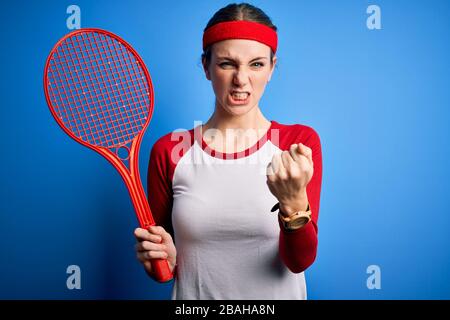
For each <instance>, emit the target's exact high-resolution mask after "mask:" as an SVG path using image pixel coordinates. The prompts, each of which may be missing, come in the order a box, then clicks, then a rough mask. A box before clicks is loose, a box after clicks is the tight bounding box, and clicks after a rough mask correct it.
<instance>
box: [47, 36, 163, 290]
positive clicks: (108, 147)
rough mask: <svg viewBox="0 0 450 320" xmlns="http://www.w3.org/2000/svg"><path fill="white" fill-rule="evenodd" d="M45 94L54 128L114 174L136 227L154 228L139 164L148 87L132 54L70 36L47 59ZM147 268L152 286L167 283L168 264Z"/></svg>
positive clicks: (111, 41)
mask: <svg viewBox="0 0 450 320" xmlns="http://www.w3.org/2000/svg"><path fill="white" fill-rule="evenodd" d="M44 90H45V97H46V99H47V104H48V106H49V108H50V111H51V113H52V115H53V117H54V118H55V120H56V122H57V123H58V124H59V126H60V127H61V128H62V129H63V130H64V131H65V132H66V133H67V134H68V135H69V136H70V137H71V138H72V139H74V140H75V141H77V142H79V143H81V144H82V145H84V146H86V147H88V148H91V149H92V150H94V151H96V152H98V153H99V154H101V155H102V156H103V157H105V158H106V159H107V160H108V161H109V162H110V163H111V164H112V165H113V166H114V167H115V168H116V169H117V171H119V173H120V175H121V176H122V178H123V180H124V182H125V184H126V186H127V188H128V191H129V193H130V196H131V200H132V203H133V206H134V209H135V211H136V215H137V218H138V220H139V224H140V226H141V227H142V228H145V229H147V228H148V227H149V226H152V225H155V221H154V220H153V217H152V213H151V210H150V207H149V205H148V202H147V198H146V195H145V192H144V188H143V187H142V183H141V179H140V174H139V161H138V159H139V148H140V145H141V141H142V137H143V135H144V132H145V129H146V128H147V126H148V124H149V122H150V119H151V117H152V113H153V104H154V95H153V85H152V81H151V78H150V74H149V72H148V70H147V68H146V67H145V64H144V62H143V60H142V59H141V58H140V57H139V55H138V54H137V52H136V51H135V50H134V49H133V48H132V47H131V46H130V45H129V44H128V43H126V42H125V41H124V40H122V39H121V38H119V37H118V36H117V35H115V34H113V33H111V32H108V31H105V30H100V29H79V30H76V31H73V32H71V33H69V34H67V35H66V36H64V37H63V38H62V39H61V40H59V41H58V42H57V43H56V45H55V46H54V47H53V49H52V51H51V52H50V54H49V56H48V58H47V62H46V64H45V70H44ZM152 268H153V270H154V271H155V277H156V280H157V281H159V282H165V281H168V280H170V279H171V278H172V274H171V272H170V269H169V265H168V263H167V260H165V259H154V260H152Z"/></svg>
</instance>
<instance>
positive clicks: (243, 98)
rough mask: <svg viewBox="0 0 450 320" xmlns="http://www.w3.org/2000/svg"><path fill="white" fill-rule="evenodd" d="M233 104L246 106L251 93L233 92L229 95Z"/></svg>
mask: <svg viewBox="0 0 450 320" xmlns="http://www.w3.org/2000/svg"><path fill="white" fill-rule="evenodd" d="M229 97H230V100H231V103H232V104H237V105H241V104H246V103H247V102H248V100H249V98H250V92H247V91H231V92H230V94H229Z"/></svg>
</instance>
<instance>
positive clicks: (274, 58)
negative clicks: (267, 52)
mask: <svg viewBox="0 0 450 320" xmlns="http://www.w3.org/2000/svg"><path fill="white" fill-rule="evenodd" d="M272 61H273V63H272V66H271V67H272V69H271V70H270V74H269V78H268V79H267V82H269V81H270V79H271V78H272V74H273V71H274V70H275V65H276V64H277V57H276V56H274V57H273V60H272Z"/></svg>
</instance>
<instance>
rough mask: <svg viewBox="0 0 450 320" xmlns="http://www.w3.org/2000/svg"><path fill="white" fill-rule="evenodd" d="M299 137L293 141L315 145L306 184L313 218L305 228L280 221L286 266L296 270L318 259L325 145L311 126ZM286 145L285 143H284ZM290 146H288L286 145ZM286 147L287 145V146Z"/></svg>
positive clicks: (293, 270)
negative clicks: (285, 225) (288, 226)
mask: <svg viewBox="0 0 450 320" xmlns="http://www.w3.org/2000/svg"><path fill="white" fill-rule="evenodd" d="M304 128H307V129H308V130H306V133H305V131H304V130H303V131H304V132H303V133H302V134H301V135H300V136H299V137H297V141H295V142H293V143H300V142H301V143H303V144H304V145H306V146H308V147H310V148H311V149H312V159H313V163H314V173H313V176H312V178H311V181H310V182H309V183H308V185H307V186H306V193H307V196H308V201H309V205H310V208H311V213H312V216H311V221H310V222H308V223H307V224H306V225H304V226H303V227H302V228H300V229H297V230H294V231H287V230H285V229H284V228H283V226H282V225H281V223H280V228H281V231H280V242H279V245H280V247H279V249H280V256H281V259H282V260H283V261H284V263H285V264H286V266H287V267H288V268H289V270H291V271H292V272H294V273H300V272H303V271H304V270H306V269H307V268H308V267H309V266H310V265H311V264H312V263H313V262H314V260H315V258H316V252H317V232H318V229H317V220H318V217H319V205H320V190H321V184H322V148H321V144H320V138H319V135H318V134H317V133H316V132H315V131H314V129H312V128H310V127H306V126H304ZM285 148H286V146H285ZM287 148H288V147H287ZM285 150H286V149H285Z"/></svg>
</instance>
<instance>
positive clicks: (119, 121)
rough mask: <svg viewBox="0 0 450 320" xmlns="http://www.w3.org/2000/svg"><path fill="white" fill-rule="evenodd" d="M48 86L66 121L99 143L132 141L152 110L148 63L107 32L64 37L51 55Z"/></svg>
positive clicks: (114, 144) (80, 134)
mask: <svg viewBox="0 0 450 320" xmlns="http://www.w3.org/2000/svg"><path fill="white" fill-rule="evenodd" d="M47 86H48V89H49V90H48V91H49V95H50V99H51V101H52V104H53V106H54V110H55V111H56V112H57V114H58V116H59V118H60V119H61V121H62V122H63V123H64V125H65V126H66V127H67V128H68V129H69V130H70V131H71V132H72V133H73V134H74V135H76V136H77V137H79V138H80V139H82V140H84V141H86V142H89V143H91V144H95V145H98V146H104V147H108V148H111V147H118V146H121V145H125V144H127V143H129V142H130V141H131V140H132V139H133V138H134V137H135V136H136V135H137V134H138V133H139V131H140V130H142V128H143V127H144V125H145V123H146V120H147V117H148V115H149V112H150V105H151V103H150V91H149V87H150V86H149V83H148V81H147V78H146V76H145V72H144V70H143V66H141V65H140V64H139V60H138V59H136V57H135V56H134V55H133V54H132V53H131V52H130V51H129V50H128V49H127V48H126V47H125V46H124V45H123V44H122V43H120V42H119V41H117V40H115V39H113V38H111V37H109V36H107V35H104V34H99V33H92V32H90V33H82V34H77V35H75V36H72V37H69V38H67V39H65V41H64V42H63V43H61V44H60V46H59V47H58V49H57V50H56V51H55V52H54V54H53V57H52V59H51V60H50V64H49V71H48V84H47Z"/></svg>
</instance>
